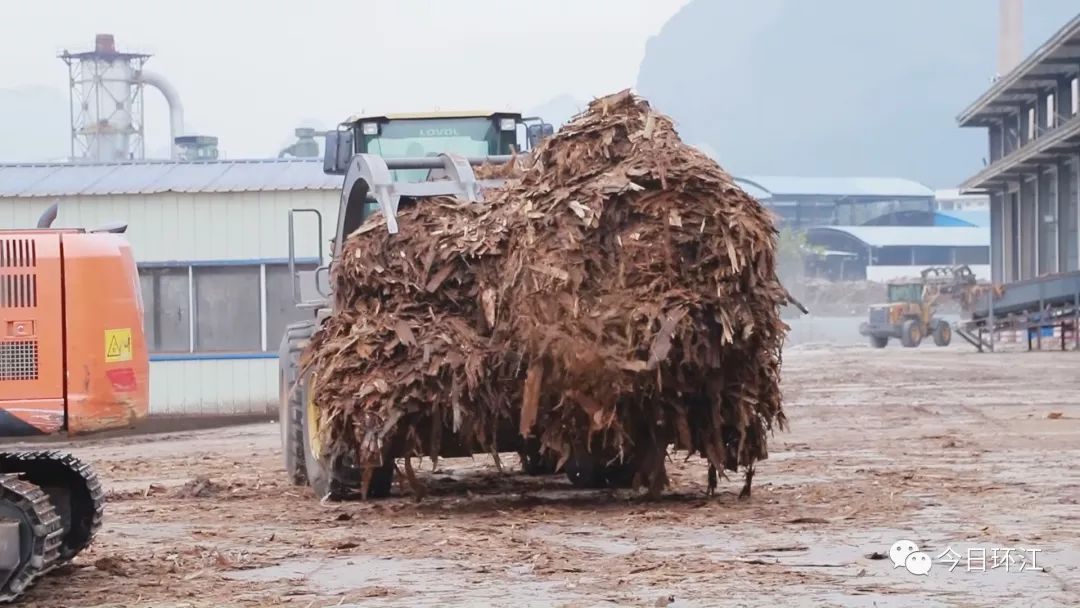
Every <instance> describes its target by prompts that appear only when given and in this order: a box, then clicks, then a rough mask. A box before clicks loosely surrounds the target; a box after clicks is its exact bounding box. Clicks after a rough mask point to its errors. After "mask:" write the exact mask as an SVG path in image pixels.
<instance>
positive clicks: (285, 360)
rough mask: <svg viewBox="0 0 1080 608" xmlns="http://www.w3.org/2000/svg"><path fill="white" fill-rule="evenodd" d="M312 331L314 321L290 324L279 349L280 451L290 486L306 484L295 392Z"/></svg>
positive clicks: (300, 406) (300, 412)
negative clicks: (302, 356) (305, 344)
mask: <svg viewBox="0 0 1080 608" xmlns="http://www.w3.org/2000/svg"><path fill="white" fill-rule="evenodd" d="M314 331H315V322H314V321H304V322H301V323H293V324H291V325H289V326H287V327H286V328H285V335H284V336H282V338H281V346H280V347H279V349H278V387H279V390H280V394H279V396H278V400H279V401H278V424H279V425H280V428H281V451H282V452H283V453H284V456H285V473H286V475H288V476H289V481H290V482H291V483H292V484H293V485H297V486H303V485H307V481H308V480H307V470H306V468H305V466H304V462H305V460H304V430H303V419H304V397H303V396H302V395H301V394H300V391H298V390H296V389H295V387H296V383H297V381H298V380H299V373H300V354H301V353H302V352H303V349H304V342H306V341H307V340H308V339H309V338H311V334H312V333H314Z"/></svg>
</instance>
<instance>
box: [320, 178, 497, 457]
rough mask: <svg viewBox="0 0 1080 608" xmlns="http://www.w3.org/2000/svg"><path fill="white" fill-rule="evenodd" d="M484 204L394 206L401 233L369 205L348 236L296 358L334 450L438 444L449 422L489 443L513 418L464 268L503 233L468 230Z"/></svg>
mask: <svg viewBox="0 0 1080 608" xmlns="http://www.w3.org/2000/svg"><path fill="white" fill-rule="evenodd" d="M488 211H489V210H488V209H487V208H485V207H483V206H481V205H462V204H460V203H459V202H457V201H456V200H453V199H449V198H434V199H428V200H425V201H424V202H423V204H422V205H421V206H412V207H409V208H406V209H403V210H401V212H400V214H399V222H400V232H399V233H398V234H394V235H391V234H389V233H388V232H387V228H386V221H385V219H384V218H383V217H381V216H375V217H374V218H372V219H371V220H369V221H368V222H366V223H365V224H364V225H363V226H362V227H361V228H360V229H358V230H357V231H356V232H355V233H353V234H352V235H350V236H349V238H348V239H347V240H346V242H345V246H344V248H343V251H342V252H341V254H340V255H339V256H337V259H336V260H335V268H334V272H333V277H332V280H333V289H334V297H335V301H336V310H335V313H334V314H333V315H331V316H330V317H328V318H327V319H326V320H325V321H324V322H323V324H322V326H321V327H320V328H319V330H318V331H317V332H316V333H315V335H314V336H313V337H312V339H311V341H310V343H309V345H308V347H307V349H306V352H305V354H304V359H303V365H304V366H305V368H306V369H308V370H309V371H310V373H311V374H312V382H313V385H314V386H315V387H316V388H315V392H314V394H315V400H316V404H317V405H318V407H319V408H320V413H321V416H322V421H323V424H322V428H323V431H324V433H325V436H324V442H323V444H324V445H326V446H329V449H328V451H329V453H330V455H331V456H340V455H348V456H350V457H352V460H353V461H354V462H355V463H357V464H359V465H362V466H366V467H371V466H377V465H379V464H381V463H382V462H383V461H384V459H385V458H388V457H391V454H400V453H407V454H423V453H429V454H434V455H437V454H439V452H440V442H441V440H442V437H443V435H444V431H445V430H447V429H448V430H449V431H450V432H452V433H455V434H457V435H458V436H459V437H460V438H461V440H462V441H463V442H464V443H466V444H467V445H469V446H470V447H472V448H473V449H487V448H489V447H491V446H493V445H494V443H493V440H494V434H495V431H496V426H497V425H498V421H499V420H500V419H502V420H511V418H510V410H511V409H512V408H514V407H516V404H515V403H513V399H514V395H513V392H512V391H513V389H514V386H513V385H507V384H506V383H502V384H500V383H499V382H498V381H497V380H496V379H494V378H492V377H489V374H488V372H487V370H488V369H489V368H491V367H492V365H493V363H492V361H491V359H492V358H493V357H494V358H498V355H499V354H500V353H498V352H497V351H493V350H492V349H491V347H490V344H489V338H488V337H487V334H488V333H489V331H490V329H489V328H487V327H485V325H484V321H483V318H484V313H483V307H484V305H483V302H482V298H481V297H480V294H479V291H478V286H477V283H476V279H475V273H474V271H473V268H472V267H473V265H478V264H482V263H484V261H485V259H486V258H490V257H492V256H496V255H498V253H499V247H500V243H501V241H502V240H503V239H504V235H503V234H501V233H500V232H499V231H497V230H487V231H484V232H481V231H478V230H476V229H475V224H476V223H477V220H478V217H479V216H480V215H482V214H484V213H487V212H488ZM492 304H493V302H492V303H490V304H489V305H488V307H489V308H490V306H491V305H492Z"/></svg>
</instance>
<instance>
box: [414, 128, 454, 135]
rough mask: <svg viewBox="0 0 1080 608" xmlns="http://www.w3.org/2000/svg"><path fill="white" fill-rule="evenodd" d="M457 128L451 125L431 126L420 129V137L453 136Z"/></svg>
mask: <svg viewBox="0 0 1080 608" xmlns="http://www.w3.org/2000/svg"><path fill="white" fill-rule="evenodd" d="M457 134H458V132H457V129H455V128H453V127H431V128H428V129H420V137H455V136H456V135H457Z"/></svg>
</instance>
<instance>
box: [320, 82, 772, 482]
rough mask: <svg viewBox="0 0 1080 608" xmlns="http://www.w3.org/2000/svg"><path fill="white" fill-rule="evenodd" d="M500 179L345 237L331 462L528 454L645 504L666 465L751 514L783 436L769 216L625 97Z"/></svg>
mask: <svg viewBox="0 0 1080 608" xmlns="http://www.w3.org/2000/svg"><path fill="white" fill-rule="evenodd" d="M505 174H506V175H512V176H511V177H510V178H509V179H507V180H506V181H505V183H504V185H502V186H501V187H498V188H494V189H489V190H487V191H486V192H485V200H484V201H483V202H481V203H476V204H463V203H461V202H458V201H455V200H450V199H444V198H435V199H426V200H423V201H421V202H418V203H416V204H415V205H414V206H412V207H406V208H403V209H402V210H401V211H400V213H399V220H398V223H399V226H400V232H399V233H398V234H395V235H391V234H388V232H387V230H386V226H385V220H384V219H382V218H381V217H378V216H376V217H374V218H372V219H371V220H370V221H369V222H368V223H366V224H365V225H364V226H363V227H361V228H360V229H358V230H357V231H356V232H355V233H353V234H352V235H351V236H350V237H349V238H348V240H347V242H346V244H345V247H344V251H342V252H341V255H340V256H339V257H338V260H337V262H336V263H335V271H334V277H333V282H334V289H335V290H336V297H337V298H338V301H339V302H340V304H341V305H340V307H339V310H337V311H336V312H335V314H333V315H332V316H331V317H329V318H328V319H327V320H326V321H325V323H324V324H323V326H322V328H321V329H320V330H319V331H318V332H317V333H316V335H315V336H314V338H313V339H312V340H311V343H310V345H309V347H308V350H307V352H306V353H305V357H304V364H305V369H306V370H308V371H309V372H310V373H313V374H314V378H315V382H316V383H317V385H318V389H317V391H316V393H315V394H316V403H317V405H318V407H319V408H320V411H321V415H322V416H323V419H324V421H325V422H326V424H324V425H323V426H324V429H325V435H326V437H325V438H326V441H325V442H324V445H327V446H328V448H327V449H328V450H329V451H330V452H331V453H334V454H343V455H349V456H350V457H352V458H355V461H356V462H357V463H359V464H361V465H364V466H371V465H376V464H379V463H382V462H384V461H386V460H387V459H390V458H394V457H401V456H422V455H426V456H430V457H437V456H438V455H440V454H448V453H453V452H454V450H455V449H462V448H464V449H466V450H475V451H490V452H497V451H499V450H507V449H516V448H515V447H514V446H515V445H516V444H519V443H520V442H521V440H522V437H537V438H539V440H540V444H541V445H542V446H543V447H544V449H546V450H548V451H550V452H552V453H553V454H554V455H556V456H557V458H558V459H559V461H560V464H564V463H566V462H567V461H568V460H569V459H572V458H577V457H579V456H580V455H583V454H587V455H589V456H590V457H591V458H595V459H599V460H600V461H603V462H608V463H613V464H616V463H622V464H621V465H620V466H622V467H623V469H624V470H626V471H628V475H630V476H632V480H633V485H634V486H636V487H644V488H646V489H648V490H649V491H650V492H652V493H654V494H655V493H659V492H660V491H661V490H662V489H663V488H664V487H665V486H666V484H667V475H666V473H665V469H664V465H665V457H666V455H667V454H668V450H669V447H671V446H674V448H675V449H676V450H679V451H683V452H685V453H687V454H688V455H693V454H700V455H701V456H704V457H705V458H706V459H708V461H709V463H710V465H711V466H712V467H714V468H715V469H717V470H719V471H724V470H727V471H738V470H742V471H744V472H745V474H746V483H745V487H744V490H743V492H744V494H745V493H748V492H749V482H750V478H751V477H752V472H753V465H754V463H755V462H756V461H757V460H759V459H763V458H765V457H766V456H767V454H768V452H767V436H768V434H769V433H770V431H772V430H773V429H775V428H783V427H784V424H785V419H784V414H783V410H782V408H781V394H780V388H779V367H780V362H781V346H782V343H783V340H784V336H785V332H786V330H787V327H786V326H785V325H784V323H783V322H782V321H781V319H780V307H781V306H783V305H784V304H785V303H786V302H787V298H788V297H789V296H788V295H787V292H786V291H785V290H784V288H783V287H782V286H781V285H780V283H779V281H778V279H777V276H776V261H775V229H774V227H773V223H772V220H771V218H770V215H769V213H768V211H767V210H766V209H765V208H764V207H763V206H762V205H761V204H760V203H758V202H757V201H756V200H754V199H753V198H752V197H750V196H749V195H747V194H746V193H745V192H743V191H742V190H741V189H739V188H738V186H736V185H735V184H734V183H733V181H732V178H731V176H730V175H728V174H727V173H726V172H724V170H723V169H721V168H720V167H719V166H718V165H717V164H716V163H715V162H714V161H712V160H711V159H709V158H708V157H706V156H705V155H704V154H702V153H700V152H699V151H697V150H695V149H694V148H691V147H689V146H687V145H685V144H683V143H682V142H681V141H680V139H679V137H678V135H677V134H676V132H675V129H674V126H673V124H672V121H671V119H669V118H668V117H666V116H664V115H663V114H659V113H657V112H655V111H653V110H652V109H651V108H650V106H649V104H648V103H647V102H646V101H645V100H643V99H641V98H639V97H637V96H635V95H633V94H632V93H630V92H629V91H623V92H621V93H617V94H615V95H611V96H608V97H605V98H601V99H598V100H596V101H594V102H593V103H591V104H590V106H589V108H588V110H586V111H585V112H583V113H582V114H580V115H579V116H577V117H576V118H575V119H574V120H572V121H571V122H570V123H568V124H567V125H565V126H564V127H563V128H562V129H560V131H559V132H558V133H557V134H556V135H555V136H553V137H551V138H549V139H548V140H546V141H545V142H543V143H542V144H541V145H540V146H539V147H538V148H537V150H535V151H534V153H533V154H532V155H531V157H528V158H525V159H517V161H516V169H515V171H513V172H509V171H508V172H507V173H505ZM512 444H513V445H512Z"/></svg>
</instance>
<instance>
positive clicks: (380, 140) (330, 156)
mask: <svg viewBox="0 0 1080 608" xmlns="http://www.w3.org/2000/svg"><path fill="white" fill-rule="evenodd" d="M552 132H553V130H552V128H551V125H550V124H547V123H544V122H543V121H539V119H531V118H528V119H527V118H522V116H521V114H518V113H514V112H423V113H413V114H386V115H356V116H350V117H349V118H348V119H346V120H345V121H344V122H343V123H341V126H340V127H339V128H338V130H337V131H331V132H329V133H327V135H326V137H327V142H326V147H325V154H326V156H325V158H324V159H323V171H324V172H325V173H328V174H331V175H344V174H345V172H346V171H347V169H348V165H349V161H350V160H351V159H352V157H353V155H354V154H377V155H379V156H382V157H383V158H420V157H427V156H438V155H439V154H441V153H446V152H448V153H453V154H457V155H460V156H464V157H466V158H475V157H483V156H500V155H506V154H513V153H515V152H521V151H523V150H527V149H529V148H530V147H531V145H530V144H535V143H538V142H539V139H541V138H542V137H543V135H544V134H545V133H546V134H549V135H550V134H551V133H552ZM519 134H520V135H521V136H520V137H519ZM426 176H427V172H426V171H425V170H420V169H410V170H401V171H396V172H395V179H399V178H401V179H402V180H403V181H423V180H424V179H426Z"/></svg>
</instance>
